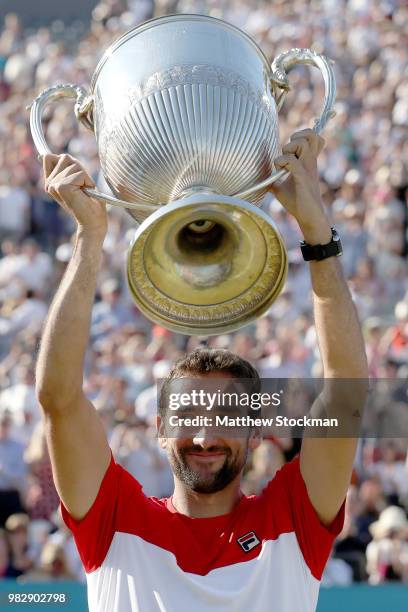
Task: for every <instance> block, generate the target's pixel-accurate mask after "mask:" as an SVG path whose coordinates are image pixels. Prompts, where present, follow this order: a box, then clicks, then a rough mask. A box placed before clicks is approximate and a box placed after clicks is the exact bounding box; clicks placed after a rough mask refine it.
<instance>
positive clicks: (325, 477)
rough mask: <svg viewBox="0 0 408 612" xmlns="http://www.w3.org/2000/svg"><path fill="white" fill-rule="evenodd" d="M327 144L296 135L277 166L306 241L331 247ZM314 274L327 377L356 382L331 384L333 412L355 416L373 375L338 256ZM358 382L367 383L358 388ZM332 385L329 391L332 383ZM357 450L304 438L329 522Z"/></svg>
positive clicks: (305, 457)
mask: <svg viewBox="0 0 408 612" xmlns="http://www.w3.org/2000/svg"><path fill="white" fill-rule="evenodd" d="M323 145H324V141H323V139H322V138H320V136H318V135H317V134H316V133H315V132H313V131H312V130H302V131H300V132H297V133H296V134H294V135H293V136H292V138H291V142H290V143H289V144H288V145H286V147H284V148H283V153H284V155H283V156H282V157H281V158H280V159H279V160H278V162H277V166H278V167H281V168H286V169H287V170H290V172H291V176H290V178H289V179H288V180H287V181H286V182H285V183H283V185H281V186H278V187H275V188H273V192H274V193H275V194H276V196H277V197H278V199H279V200H280V201H281V203H282V204H283V205H284V206H285V208H286V209H287V210H288V211H289V212H290V213H291V214H293V215H294V217H295V218H296V220H297V221H298V223H299V227H300V229H301V231H302V233H303V236H304V240H305V241H306V242H307V243H308V244H310V245H319V244H323V245H324V244H328V243H329V242H330V240H331V238H332V233H331V227H330V223H329V221H328V219H327V217H326V215H325V212H324V208H323V205H322V202H321V196H320V189H319V181H318V173H317V163H316V160H317V156H318V154H319V153H320V151H321V149H322V148H323ZM310 272H311V278H312V288H313V304H314V317H315V325H316V334H317V339H318V343H319V348H320V354H321V358H322V362H323V372H324V377H325V378H326V379H332V380H335V379H336V380H340V379H346V380H347V379H349V380H350V381H351V380H352V379H354V380H355V381H356V382H355V383H349V389H347V388H346V385H347V382H346V380H345V381H344V383H339V382H336V383H334V384H332V385H331V387H332V388H334V389H335V390H336V389H337V390H338V391H339V393H340V394H341V398H342V399H344V401H343V402H342V401H341V400H340V398H335V397H334V395H331V400H330V401H332V404H334V405H335V406H334V409H335V410H336V411H338V407H339V408H340V409H341V411H342V414H337V416H340V417H341V416H344V417H345V418H350V416H351V414H352V413H353V412H355V409H356V408H361V405H362V404H363V403H364V399H365V384H364V381H365V380H366V379H367V377H368V369H367V359H366V354H365V349H364V342H363V337H362V333H361V327H360V323H359V320H358V316H357V312H356V309H355V306H354V304H353V301H352V299H351V295H350V292H349V289H348V286H347V283H346V281H345V279H344V276H343V272H342V268H341V265H340V263H339V260H338V259H337V258H336V257H329V258H327V259H324V260H322V261H312V262H311V263H310ZM358 380H359V381H362V382H363V384H359V383H358V382H357V381H358ZM350 385H351V387H350ZM327 386H328V387H329V389H330V384H329V385H326V387H327ZM354 392H355V393H354ZM328 395H329V396H330V391H329V393H328ZM317 401H319V400H317ZM353 404H354V406H353ZM326 405H327V404H326ZM332 408H333V405H332ZM333 416H335V415H334V414H333ZM357 424H358V419H357ZM357 424H356V427H355V433H356V435H357V432H358V429H357ZM356 446H357V439H356V438H351V437H350V438H334V437H332V438H317V437H316V438H313V437H305V438H304V439H303V443H302V450H301V455H300V465H301V472H302V476H303V479H304V481H305V483H306V487H307V490H308V493H309V497H310V500H311V502H312V504H313V506H314V507H315V509H316V512H317V513H318V515H319V517H320V519H321V520H322V521H323V522H324V523H326V524H329V523H330V522H331V521H332V520H333V519H334V518H335V516H336V514H337V513H338V511H339V509H340V507H341V504H342V502H343V500H344V498H345V495H346V492H347V488H348V485H349V482H350V477H351V471H352V467H353V461H354V455H355V451H356Z"/></svg>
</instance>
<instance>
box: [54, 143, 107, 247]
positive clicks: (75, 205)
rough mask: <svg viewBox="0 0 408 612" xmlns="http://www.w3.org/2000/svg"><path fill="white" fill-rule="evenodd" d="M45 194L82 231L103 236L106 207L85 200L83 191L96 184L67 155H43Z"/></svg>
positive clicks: (76, 162)
mask: <svg viewBox="0 0 408 612" xmlns="http://www.w3.org/2000/svg"><path fill="white" fill-rule="evenodd" d="M43 168H44V176H45V190H46V192H47V193H49V195H50V196H51V197H52V198H54V200H56V201H57V202H58V203H59V204H60V205H61V206H62V208H63V209H64V210H65V211H66V212H67V213H69V214H70V215H71V216H72V217H74V219H75V220H76V222H77V224H78V228H79V229H81V230H82V231H89V232H91V233H96V234H99V235H101V236H104V235H105V234H106V230H107V226H108V223H107V213H106V205H105V204H104V203H102V202H99V201H98V200H94V199H93V198H90V197H89V196H87V195H86V194H85V193H84V191H83V188H84V187H90V188H94V187H95V183H94V182H93V180H92V179H91V177H90V176H89V175H88V174H87V173H86V172H85V170H84V169H83V167H82V166H81V165H80V163H79V162H78V161H77V160H76V159H74V158H73V157H71V156H70V155H51V154H50V155H44V157H43Z"/></svg>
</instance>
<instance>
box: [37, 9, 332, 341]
mask: <svg viewBox="0 0 408 612" xmlns="http://www.w3.org/2000/svg"><path fill="white" fill-rule="evenodd" d="M298 64H310V65H314V66H316V67H317V68H319V69H320V71H321V73H322V76H323V78H324V83H325V99H324V103H323V108H322V112H321V115H320V117H319V118H318V119H317V120H316V122H315V126H314V129H315V130H316V131H317V132H320V130H321V129H322V128H323V127H324V125H325V124H326V122H327V121H328V119H329V118H330V117H331V116H332V115H333V114H334V113H333V104H334V99H335V79H334V75H333V69H332V66H331V64H332V62H331V61H330V60H328V59H326V58H325V57H324V56H322V55H319V54H316V53H314V52H313V51H310V50H308V49H292V50H290V51H288V52H286V53H282V54H281V55H279V56H278V57H277V58H276V59H275V60H274V62H273V63H272V66H271V65H270V64H269V62H268V60H267V59H266V57H265V56H264V54H263V53H262V51H261V50H260V49H259V47H258V46H257V45H256V43H255V42H254V41H253V40H252V39H251V38H250V37H249V36H248V35H247V34H245V33H244V32H242V31H241V30H239V29H238V28H236V27H234V26H232V25H230V24H229V23H226V22H225V21H222V20H220V19H215V18H212V17H206V16H203V15H171V16H167V17H160V18H157V19H152V20H150V21H147V22H145V23H144V24H142V25H140V26H138V27H136V28H134V29H133V30H131V31H129V32H127V33H126V34H124V35H123V36H122V37H121V38H119V39H118V40H117V41H116V42H114V43H113V44H112V45H111V47H110V48H109V49H108V50H107V51H106V52H105V54H104V55H103V57H102V59H101V60H100V62H99V64H98V66H97V68H96V70H95V73H94V75H93V77H92V82H91V86H90V90H89V93H87V92H86V91H85V90H84V89H83V88H82V87H79V86H75V85H70V84H68V85H67V84H64V85H57V86H55V87H51V88H50V89H48V90H46V91H45V92H43V93H41V94H40V96H39V97H38V98H37V99H36V100H35V101H34V102H33V104H32V105H31V131H32V135H33V139H34V142H35V145H36V147H37V150H38V152H39V153H40V154H42V155H44V154H46V153H50V149H49V147H48V145H47V143H46V140H45V136H44V132H43V128H42V113H43V109H44V106H45V105H46V104H47V103H48V102H49V101H52V100H56V99H58V98H61V97H71V98H75V100H76V102H75V114H76V117H77V118H78V120H79V121H80V122H81V123H82V124H84V125H85V126H86V127H87V128H89V129H91V130H93V131H94V133H95V137H96V140H97V145H98V152H99V158H100V163H101V167H102V171H103V174H104V177H105V179H106V182H107V184H108V185H109V187H110V188H111V190H112V193H113V195H105V194H101V193H100V192H99V191H96V190H93V189H85V191H86V193H87V194H88V195H91V196H92V197H96V198H99V199H100V200H102V201H105V202H108V203H109V204H113V205H117V206H122V207H124V208H126V209H127V210H128V212H129V214H130V215H131V216H132V217H133V218H134V219H135V221H136V222H137V223H139V224H140V225H139V227H138V228H137V231H136V235H135V238H134V240H133V242H132V245H131V246H130V249H129V253H128V263H127V277H128V284H129V288H130V291H131V294H132V297H133V299H134V301H135V302H136V304H137V305H138V307H139V308H140V310H141V311H142V312H143V313H144V314H145V315H146V316H147V317H148V318H149V319H151V320H152V321H155V322H156V323H159V324H160V325H163V326H164V327H167V328H168V329H171V330H173V331H177V332H180V333H185V334H196V335H211V334H219V333H225V332H227V331H232V330H234V329H238V328H239V327H241V326H243V325H245V324H247V323H249V322H250V321H252V320H253V319H255V318H256V317H258V316H260V315H261V314H262V313H264V312H265V311H266V310H267V309H268V308H269V307H270V305H271V304H272V302H273V301H274V300H275V299H276V298H277V296H278V295H279V293H280V291H281V290H282V288H283V285H284V282H285V278H286V273H287V254H286V249H285V246H284V244H283V241H282V238H281V236H280V234H279V231H278V229H277V228H276V227H275V225H274V223H273V221H272V220H271V219H270V218H269V217H268V215H267V214H266V213H264V212H263V211H262V210H261V208H260V207H259V204H260V202H261V200H262V198H263V196H264V195H265V193H266V192H267V191H268V189H269V186H270V185H271V184H272V183H273V182H274V181H276V180H278V179H281V178H282V177H284V176H285V175H286V173H285V172H284V171H279V172H276V171H274V159H275V158H276V157H277V156H278V155H279V152H280V145H279V127H278V111H279V109H280V108H281V106H282V104H283V101H284V98H285V95H286V93H287V92H288V91H289V89H290V85H289V81H288V72H289V71H290V70H291V69H292V68H293V66H295V65H298Z"/></svg>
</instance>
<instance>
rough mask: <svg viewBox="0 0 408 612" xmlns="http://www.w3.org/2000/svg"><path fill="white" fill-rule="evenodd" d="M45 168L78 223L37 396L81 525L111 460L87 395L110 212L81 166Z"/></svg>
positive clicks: (49, 327) (65, 497)
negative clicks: (88, 190)
mask: <svg viewBox="0 0 408 612" xmlns="http://www.w3.org/2000/svg"><path fill="white" fill-rule="evenodd" d="M43 162H44V174H45V179H46V180H45V185H46V190H47V192H48V193H49V194H50V195H51V196H52V197H53V198H54V199H55V200H57V202H59V204H60V205H61V206H62V207H63V208H64V210H66V212H68V213H69V214H71V215H72V216H73V217H74V218H75V220H76V222H77V233H76V241H75V246H74V251H73V254H72V258H71V261H70V263H69V265H68V268H67V270H66V272H65V275H64V277H63V279H62V281H61V284H60V286H59V288H58V291H57V293H56V295H55V297H54V300H53V302H52V304H51V307H50V310H49V313H48V317H47V321H46V324H45V327H44V330H43V334H42V339H41V347H40V351H39V355H38V361H37V369H36V391H37V397H38V399H39V402H40V404H41V406H42V409H43V414H44V419H45V427H46V434H47V442H48V448H49V451H50V456H51V462H52V468H53V474H54V481H55V484H56V487H57V490H58V493H59V495H60V497H61V499H62V502H63V503H64V505H65V507H66V508H67V509H68V511H69V512H70V513H71V515H72V516H73V517H74V518H77V519H80V518H82V517H83V516H85V514H86V513H87V511H88V510H89V509H90V507H91V505H92V504H93V502H94V500H95V498H96V495H97V493H98V490H99V486H100V484H101V481H102V478H103V476H104V474H105V472H106V470H107V467H108V465H109V461H110V449H109V446H108V442H107V439H106V435H105V431H104V429H103V426H102V423H101V421H100V419H99V417H98V415H97V413H96V411H95V408H94V407H93V405H92V404H91V402H90V401H88V400H87V398H86V397H85V395H84V393H83V391H82V383H83V366H84V358H85V353H86V348H87V344H88V340H89V328H90V321H91V313H92V305H93V301H94V295H95V288H96V281H97V275H98V270H99V266H100V261H101V254H102V245H103V241H104V238H105V234H106V230H107V214H106V208H105V205H103V204H100V203H99V202H97V201H95V200H92V199H91V198H90V197H88V196H87V195H85V194H84V193H83V191H82V187H93V186H94V184H93V181H92V180H91V179H90V177H89V176H88V175H87V174H86V173H85V172H84V170H83V169H82V167H81V166H80V165H79V163H78V162H77V161H76V160H74V159H73V158H72V157H70V156H68V155H62V156H57V155H46V156H45V157H44V160H43Z"/></svg>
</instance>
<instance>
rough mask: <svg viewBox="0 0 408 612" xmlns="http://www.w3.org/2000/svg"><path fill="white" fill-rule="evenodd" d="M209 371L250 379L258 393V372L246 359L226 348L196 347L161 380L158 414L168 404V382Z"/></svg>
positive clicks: (162, 413) (252, 388)
mask: <svg viewBox="0 0 408 612" xmlns="http://www.w3.org/2000/svg"><path fill="white" fill-rule="evenodd" d="M209 372H223V373H226V374H231V378H245V379H249V380H250V381H251V390H252V392H254V393H258V392H259V391H260V388H261V381H260V378H259V374H258V372H257V371H256V369H255V368H254V366H253V365H251V364H250V363H249V361H247V360H246V359H243V358H242V357H239V355H236V354H235V353H231V351H228V350H227V349H211V348H207V347H205V348H202V347H200V348H198V349H195V350H194V351H193V352H192V353H190V354H189V355H186V356H185V357H182V358H181V359H179V360H178V361H177V362H176V363H175V364H174V366H173V367H172V369H171V370H170V372H169V374H168V375H167V377H166V379H165V380H164V381H163V382H162V385H161V389H160V396H159V415H160V416H161V417H162V418H164V417H165V416H166V412H167V406H168V393H169V387H170V382H171V381H172V380H174V379H177V378H184V377H187V376H191V377H195V376H197V375H199V374H208V373H209Z"/></svg>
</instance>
